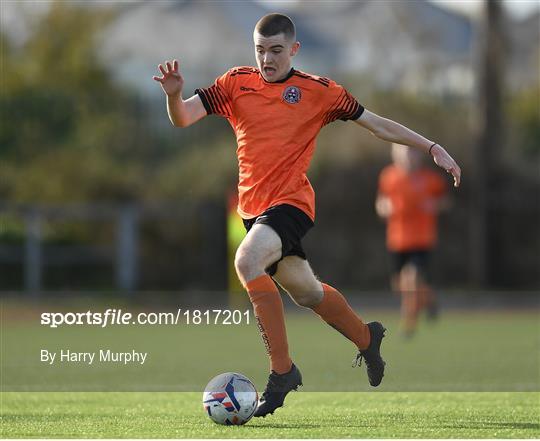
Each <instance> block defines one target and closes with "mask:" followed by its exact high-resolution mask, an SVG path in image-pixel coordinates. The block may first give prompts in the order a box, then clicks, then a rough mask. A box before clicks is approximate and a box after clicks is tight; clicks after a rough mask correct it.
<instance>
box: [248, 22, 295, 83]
mask: <svg viewBox="0 0 540 441" xmlns="http://www.w3.org/2000/svg"><path fill="white" fill-rule="evenodd" d="M253 41H254V43H255V58H256V59H257V66H258V67H259V70H260V71H261V74H262V76H263V78H264V79H265V80H266V81H269V82H271V83H273V82H275V81H279V80H281V79H283V78H285V77H286V76H287V74H288V73H289V71H290V70H291V59H292V57H294V56H295V55H296V52H297V51H298V48H299V47H300V43H299V42H297V41H296V42H295V41H292V40H287V39H286V38H285V35H284V34H283V33H281V34H277V35H273V36H271V37H264V36H262V35H261V34H259V33H258V32H257V31H255V32H254V33H253Z"/></svg>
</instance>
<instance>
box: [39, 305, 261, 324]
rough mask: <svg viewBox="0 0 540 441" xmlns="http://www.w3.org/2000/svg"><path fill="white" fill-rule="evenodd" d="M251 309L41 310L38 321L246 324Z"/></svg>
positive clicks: (46, 322)
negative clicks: (152, 310)
mask: <svg viewBox="0 0 540 441" xmlns="http://www.w3.org/2000/svg"><path fill="white" fill-rule="evenodd" d="M250 319H251V317H250V311H249V310H245V311H241V310H238V309H235V310H230V309H208V310H200V309H193V310H191V309H181V308H178V309H177V310H176V311H175V312H139V313H137V314H133V313H131V312H127V311H123V310H122V309H114V308H110V309H107V310H105V311H104V312H95V311H85V312H43V313H41V320H40V323H41V325H43V326H48V327H49V328H58V327H59V326H64V325H67V326H81V325H90V326H99V327H102V328H105V327H106V326H117V325H120V326H125V325H243V324H246V325H249V323H250Z"/></svg>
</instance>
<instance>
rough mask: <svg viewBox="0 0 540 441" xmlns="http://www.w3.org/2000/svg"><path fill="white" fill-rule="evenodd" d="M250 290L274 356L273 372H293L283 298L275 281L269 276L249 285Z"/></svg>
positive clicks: (266, 339) (265, 341)
mask: <svg viewBox="0 0 540 441" xmlns="http://www.w3.org/2000/svg"><path fill="white" fill-rule="evenodd" d="M246 289H247V291H248V294H249V299H250V300H251V303H252V304H253V311H254V312H255V317H256V319H257V326H258V328H259V331H260V333H261V336H262V339H263V342H264V345H265V346H266V352H267V354H268V355H269V357H270V366H271V369H272V370H273V371H274V372H276V373H278V374H285V373H287V372H289V371H290V370H291V367H292V360H291V358H290V357H289V345H288V343H287V331H286V330H285V313H284V310H283V302H282V300H281V295H280V294H279V291H278V289H277V287H276V285H275V283H274V281H273V280H272V279H271V278H270V276H268V275H266V274H265V275H263V276H260V277H257V278H256V279H254V280H252V281H250V282H248V283H247V284H246Z"/></svg>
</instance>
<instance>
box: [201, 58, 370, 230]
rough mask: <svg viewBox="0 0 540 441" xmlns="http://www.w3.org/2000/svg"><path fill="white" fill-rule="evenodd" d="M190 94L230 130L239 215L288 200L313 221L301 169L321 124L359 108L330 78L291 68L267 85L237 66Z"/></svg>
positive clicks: (251, 70)
mask: <svg viewBox="0 0 540 441" xmlns="http://www.w3.org/2000/svg"><path fill="white" fill-rule="evenodd" d="M195 93H197V94H198V95H199V96H200V98H201V100H202V102H203V105H204V107H205V108H206V111H207V113H208V114H212V113H213V114H217V115H221V116H223V117H225V118H227V120H228V121H229V123H230V124H231V126H232V128H233V129H234V132H235V134H236V141H237V144H238V148H237V151H236V152H237V156H238V167H239V181H238V213H239V214H240V216H242V217H243V218H244V219H249V218H253V217H256V216H258V215H260V214H261V213H262V212H264V211H265V210H266V209H268V208H270V207H272V206H274V205H278V204H290V205H294V206H295V207H297V208H300V209H301V210H303V211H304V212H305V213H306V214H307V215H308V216H309V217H310V218H311V219H313V220H314V219H315V194H314V192H313V188H312V187H311V184H310V183H309V180H308V178H307V176H306V172H307V169H308V167H309V164H310V162H311V158H312V156H313V153H314V150H315V138H316V137H317V134H318V133H319V131H320V129H321V128H322V127H323V126H324V125H326V124H328V123H330V122H332V121H335V120H337V119H341V120H344V121H345V120H349V119H358V118H359V117H360V115H361V114H362V112H363V110H364V108H363V107H362V106H361V105H360V104H358V102H357V101H356V100H355V99H354V98H353V97H352V96H351V95H350V94H349V93H348V92H347V91H346V90H345V89H344V88H343V87H341V86H340V85H338V84H336V83H335V82H334V81H331V80H329V79H327V78H322V77H318V76H315V75H309V74H305V73H303V72H300V71H297V70H294V69H291V71H290V72H289V74H288V76H287V77H286V78H285V79H283V80H281V81H279V82H275V83H270V82H267V81H266V80H265V79H264V78H263V77H262V75H261V74H260V72H259V70H258V69H256V68H253V67H237V68H233V69H231V70H229V71H228V72H226V73H225V74H224V75H222V76H221V77H219V78H218V79H217V80H216V81H215V83H214V84H213V85H212V86H210V87H209V88H207V89H197V90H196V91H195Z"/></svg>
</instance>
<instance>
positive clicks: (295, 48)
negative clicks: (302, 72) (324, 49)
mask: <svg viewBox="0 0 540 441" xmlns="http://www.w3.org/2000/svg"><path fill="white" fill-rule="evenodd" d="M298 49H300V42H299V41H297V42H295V43H294V44H293V45H292V47H291V52H290V55H291V57H294V56H295V55H296V53H297V52H298Z"/></svg>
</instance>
